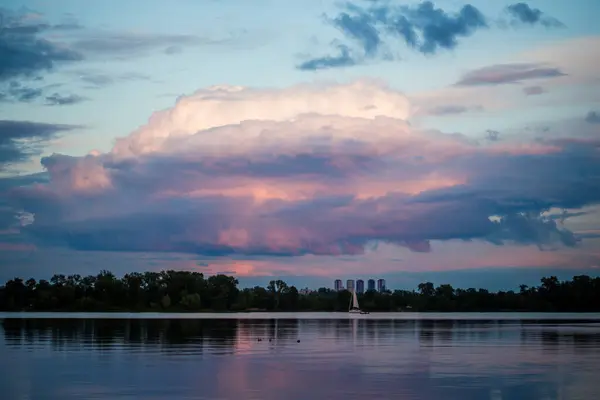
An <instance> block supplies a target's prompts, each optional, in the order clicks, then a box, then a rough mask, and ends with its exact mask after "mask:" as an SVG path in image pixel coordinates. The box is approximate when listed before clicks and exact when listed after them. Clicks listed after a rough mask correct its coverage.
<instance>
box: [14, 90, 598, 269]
mask: <svg viewBox="0 0 600 400" xmlns="http://www.w3.org/2000/svg"><path fill="white" fill-rule="evenodd" d="M410 113H411V107H410V104H409V103H408V101H407V99H406V97H405V96H403V95H402V94H401V93H398V92H395V91H393V90H391V89H390V88H387V87H385V86H383V85H380V84H374V83H370V82H356V83H353V84H349V85H335V86H332V87H326V86H323V87H317V86H298V87H292V88H287V89H281V90H255V89H246V88H216V89H215V88H213V89H208V90H201V91H198V92H197V93H196V94H194V95H192V96H189V97H185V98H181V99H180V100H179V101H178V102H177V104H175V106H174V107H173V108H172V109H169V110H165V111H161V112H158V113H155V114H154V115H153V116H152V117H151V118H150V119H149V121H148V123H147V124H146V125H144V126H142V127H140V128H139V129H138V130H136V131H135V132H133V133H132V134H131V135H130V136H128V137H125V138H121V139H120V140H119V141H118V143H117V144H116V145H115V147H114V148H113V150H112V151H110V152H108V153H103V154H102V153H99V152H93V153H91V154H88V155H87V156H84V157H69V156H63V155H53V156H51V157H47V158H45V159H44V160H43V165H44V166H45V167H46V169H47V171H48V174H49V176H50V182H49V183H47V184H37V185H33V186H27V187H20V188H17V189H14V190H13V191H12V192H11V197H10V198H11V201H12V204H13V205H14V206H15V207H18V208H20V209H22V210H24V211H26V212H29V213H31V214H32V215H34V222H33V223H32V224H30V225H28V226H26V227H24V229H23V230H24V232H25V233H26V234H28V235H31V236H32V237H35V238H36V240H37V241H39V242H40V243H47V244H56V243H64V244H67V245H69V246H70V247H72V248H74V249H79V250H86V251H91V250H103V251H139V252H144V251H162V252H179V253H192V254H202V255H209V256H225V255H227V256H231V255H240V256H256V255H271V256H297V257H301V256H304V255H307V254H312V255H319V256H340V255H353V256H357V255H361V254H365V252H368V249H369V246H371V245H372V244H373V243H376V242H380V243H388V244H392V245H394V246H401V247H404V248H407V249H410V250H412V251H413V252H415V254H423V253H428V252H430V251H431V250H432V249H433V250H435V247H436V245H437V243H443V242H444V241H447V240H453V239H458V240H474V239H480V240H484V241H487V242H488V243H494V244H495V245H499V244H504V243H519V244H522V245H534V246H537V247H539V248H544V249H550V248H556V247H557V246H559V245H565V246H576V245H577V243H578V239H577V238H576V237H575V236H574V235H573V233H572V232H571V231H569V230H567V229H566V228H563V227H562V226H559V225H558V224H557V223H556V222H555V220H553V219H549V218H546V217H544V216H543V215H541V214H542V213H543V212H544V211H545V210H546V209H548V208H551V207H557V208H573V209H576V208H579V207H583V206H587V205H593V204H597V203H598V202H599V201H600V191H599V190H598V189H597V188H598V187H600V184H598V185H596V184H597V183H598V182H597V180H598V179H599V178H598V177H597V176H596V175H593V171H597V168H598V167H599V166H600V157H599V155H598V152H597V151H590V150H589V149H586V148H585V147H582V146H580V145H579V144H578V143H572V142H570V143H569V145H568V146H566V145H564V144H561V143H560V142H556V141H554V142H552V143H541V142H535V141H534V142H525V141H504V142H502V143H499V142H496V143H479V142H477V141H474V140H472V139H469V138H467V137H465V136H463V135H460V134H445V133H443V132H439V131H431V130H429V131H423V130H419V129H415V128H414V127H412V126H411V125H410V124H409V123H407V122H406V121H405V118H407V117H408V116H410V115H411V114H410ZM582 173H584V174H586V173H587V174H588V175H589V180H588V181H587V183H586V184H583V183H582V181H581V179H580V176H581V174H582ZM432 243H434V244H433V245H432ZM498 249H500V247H498ZM498 257H500V256H498ZM539 257H540V258H542V257H549V256H546V255H540V256H539ZM544 259H545V260H546V261H547V262H551V260H550V259H549V258H547V259H546V258H544ZM507 262H508V261H507ZM239 268H241V269H240V271H242V273H245V274H260V273H262V272H260V271H261V268H260V266H257V265H255V264H248V263H246V264H244V266H241V267H239ZM244 271H245V272H244Z"/></svg>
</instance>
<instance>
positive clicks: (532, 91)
mask: <svg viewBox="0 0 600 400" xmlns="http://www.w3.org/2000/svg"><path fill="white" fill-rule="evenodd" d="M523 93H525V94H526V95H527V96H537V95H540V94H544V93H546V90H545V89H544V88H543V87H541V86H527V87H524V88H523Z"/></svg>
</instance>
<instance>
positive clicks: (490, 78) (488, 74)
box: [455, 63, 566, 86]
mask: <svg viewBox="0 0 600 400" xmlns="http://www.w3.org/2000/svg"><path fill="white" fill-rule="evenodd" d="M565 75H566V74H565V73H563V72H562V71H561V70H560V69H559V68H556V67H551V66H547V65H544V64H535V63H517V64H496V65H490V66H488V67H483V68H479V69H476V70H473V71H470V72H468V73H466V74H465V75H463V77H462V78H461V79H460V80H459V81H458V82H457V83H456V84H455V85H457V86H483V85H505V84H513V83H521V82H523V81H527V80H532V79H544V78H546V79H547V78H558V77H561V76H565Z"/></svg>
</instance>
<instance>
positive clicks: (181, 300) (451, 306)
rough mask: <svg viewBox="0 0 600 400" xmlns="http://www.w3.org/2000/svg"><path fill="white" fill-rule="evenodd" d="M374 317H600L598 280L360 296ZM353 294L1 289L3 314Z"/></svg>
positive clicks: (110, 287)
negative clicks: (521, 313)
mask: <svg viewBox="0 0 600 400" xmlns="http://www.w3.org/2000/svg"><path fill="white" fill-rule="evenodd" d="M358 299H359V303H360V306H361V308H362V309H364V310H368V311H420V312H423V311H442V312H443V311H448V312H449V311H463V312H468V311H475V312H484V311H487V312H490V311H537V312H540V311H541V312H545V311H548V312H551V311H555V312H556V311H559V312H560V311H565V312H568V311H571V312H576V311H587V312H591V311H600V278H590V277H589V276H586V275H580V276H575V277H573V279H572V280H569V281H562V282H561V281H559V280H558V279H557V278H556V277H555V276H551V277H549V278H546V277H544V278H542V279H541V282H540V285H539V286H536V287H528V286H526V285H521V286H520V290H519V291H507V292H504V291H499V292H490V291H488V290H485V289H473V288H471V289H455V288H453V287H452V286H451V285H447V284H446V285H440V286H437V287H436V286H435V285H434V284H433V283H431V282H425V283H421V284H419V285H418V287H417V288H416V289H415V290H412V291H409V290H395V291H393V292H392V291H385V292H383V293H380V292H376V291H367V292H366V293H364V294H359V295H358ZM349 301H350V292H348V291H346V290H343V291H339V292H337V291H334V290H332V289H329V288H320V289H318V290H316V291H314V292H311V293H307V294H301V293H299V292H298V290H297V289H296V288H295V287H294V286H288V285H287V284H286V283H285V282H283V281H281V280H272V281H270V282H269V283H268V285H267V286H266V287H260V286H256V287H254V288H246V289H239V288H238V281H237V279H236V278H234V277H232V276H227V275H215V276H209V277H208V278H205V277H204V275H203V274H201V273H198V272H189V271H162V272H145V273H130V274H126V275H125V276H123V277H122V278H120V279H119V278H117V277H116V276H115V275H114V274H113V273H111V272H109V271H101V272H100V273H99V274H98V275H96V276H86V277H82V276H80V275H69V276H65V275H54V276H53V277H52V278H51V279H50V281H46V280H40V281H36V280H35V279H28V280H27V281H24V280H23V279H20V278H15V279H11V280H9V281H8V282H6V283H5V285H4V286H1V287H0V310H2V311H163V312H184V311H197V312H203V311H205V312H210V311H218V312H227V311H346V310H347V309H348V304H349Z"/></svg>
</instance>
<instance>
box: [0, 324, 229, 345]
mask: <svg viewBox="0 0 600 400" xmlns="http://www.w3.org/2000/svg"><path fill="white" fill-rule="evenodd" d="M237 325H238V321H236V320H228V319H218V320H194V319H147V320H144V319H132V320H125V319H5V320H3V321H2V328H3V330H4V337H5V340H6V342H7V344H9V345H10V344H21V343H23V342H24V341H26V342H27V343H50V344H51V345H52V346H53V347H54V348H57V349H60V348H65V347H72V348H74V349H75V348H77V346H79V344H82V343H84V344H86V345H88V344H89V345H90V346H91V347H92V348H95V349H103V348H111V347H114V346H123V345H153V346H155V345H158V346H159V347H162V346H168V347H171V348H173V347H177V345H196V346H198V345H202V344H203V343H206V344H207V345H209V346H212V347H218V348H222V349H232V348H233V346H234V344H235V337H236V333H237V328H238V326H237ZM142 347H144V346H142Z"/></svg>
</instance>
